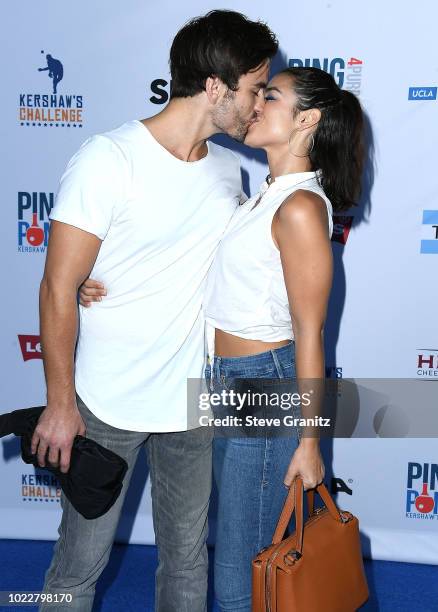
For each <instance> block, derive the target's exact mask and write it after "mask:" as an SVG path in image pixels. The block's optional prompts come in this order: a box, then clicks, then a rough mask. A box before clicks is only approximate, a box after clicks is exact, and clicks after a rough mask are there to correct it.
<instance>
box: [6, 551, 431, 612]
mask: <svg viewBox="0 0 438 612" xmlns="http://www.w3.org/2000/svg"><path fill="white" fill-rule="evenodd" d="M53 545H54V542H39V541H28V540H0V591H9V590H10V591H40V590H41V587H42V584H43V577H44V572H45V570H46V568H47V566H48V565H49V563H50V559H51V555H52V549H53ZM212 553H213V551H210V554H211V557H210V559H212ZM156 563H157V553H156V548H155V547H154V546H136V545H132V544H131V545H129V546H123V545H118V544H117V545H115V546H114V549H113V552H112V554H111V558H110V562H109V564H108V566H107V568H106V569H105V572H104V573H103V575H102V577H101V579H100V580H99V583H98V588H97V594H96V602H95V606H94V610H95V611H101V612H120V611H121V610H123V611H124V612H127V611H129V610H135V611H137V610H138V611H140V610H141V611H145V612H147V611H152V610H153V591H154V570H155V567H156ZM210 566H211V564H210ZM365 569H366V573H367V578H368V584H369V587H370V592H371V596H370V599H369V601H368V603H367V604H366V605H365V606H363V607H362V608H361V610H360V612H374V611H380V612H387V611H389V610H391V611H397V612H417V611H418V612H437V611H438V567H437V566H435V565H421V564H413V563H396V562H389V561H373V562H371V561H366V562H365ZM210 573H211V572H210ZM11 609H13V608H11V607H2V606H0V610H5V611H7V610H11ZM26 609H27V610H35V609H36V608H35V607H33V606H26ZM208 609H209V612H217V608H216V607H215V605H214V602H213V594H212V589H211V576H210V593H209V608H208ZM304 612H305V611H304Z"/></svg>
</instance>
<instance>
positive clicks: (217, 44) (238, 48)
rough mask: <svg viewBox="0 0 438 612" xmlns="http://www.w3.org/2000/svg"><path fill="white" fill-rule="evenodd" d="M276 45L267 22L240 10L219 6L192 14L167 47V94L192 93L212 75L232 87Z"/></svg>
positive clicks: (183, 96)
mask: <svg viewBox="0 0 438 612" xmlns="http://www.w3.org/2000/svg"><path fill="white" fill-rule="evenodd" d="M277 49H278V41H277V38H276V36H275V34H274V33H273V32H272V31H271V30H270V29H269V28H268V26H267V25H266V24H264V23H262V22H260V21H250V20H249V19H248V18H247V17H245V15H242V14H241V13H236V12H235V11H222V10H221V11H211V12H210V13H207V15H203V16H202V17H195V18H194V19H191V20H190V21H189V22H188V23H186V25H185V26H184V27H183V28H182V29H181V30H180V31H179V32H178V34H177V35H176V36H175V38H174V40H173V43H172V47H171V49H170V73H171V75H172V91H171V94H170V97H171V98H185V97H189V96H195V95H196V94H198V93H200V92H202V91H204V90H205V81H206V80H207V78H208V77H211V76H213V75H214V76H217V77H219V78H220V79H221V81H223V83H225V85H227V86H228V87H229V89H231V90H233V91H236V90H237V87H238V82H239V78H240V77H241V76H242V75H243V74H247V73H248V72H251V71H253V70H255V69H256V68H258V67H259V66H260V65H261V64H263V63H264V62H265V61H266V60H268V59H271V58H272V57H273V56H274V55H275V54H276V52H277Z"/></svg>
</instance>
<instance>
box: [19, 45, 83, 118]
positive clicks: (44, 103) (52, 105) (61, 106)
mask: <svg viewBox="0 0 438 612" xmlns="http://www.w3.org/2000/svg"><path fill="white" fill-rule="evenodd" d="M41 53H42V54H44V51H41ZM45 63H46V66H41V65H40V67H39V68H38V69H37V70H38V72H42V73H47V76H48V77H49V79H51V81H52V85H51V90H52V93H50V94H48V93H20V95H19V108H18V117H19V121H20V125H22V126H33V127H79V128H81V127H82V125H83V119H82V111H83V96H82V95H78V94H58V85H59V83H60V82H61V81H62V79H63V78H64V66H63V64H62V62H61V60H59V59H57V58H55V57H53V56H52V55H51V54H50V53H47V54H45Z"/></svg>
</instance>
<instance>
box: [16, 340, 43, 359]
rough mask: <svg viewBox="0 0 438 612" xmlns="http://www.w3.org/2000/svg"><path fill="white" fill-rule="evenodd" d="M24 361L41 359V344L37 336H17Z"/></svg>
mask: <svg viewBox="0 0 438 612" xmlns="http://www.w3.org/2000/svg"><path fill="white" fill-rule="evenodd" d="M18 341H19V343H20V347H21V352H22V354H23V359H24V361H29V359H42V358H43V354H42V351H41V342H40V337H39V336H20V335H19V336H18Z"/></svg>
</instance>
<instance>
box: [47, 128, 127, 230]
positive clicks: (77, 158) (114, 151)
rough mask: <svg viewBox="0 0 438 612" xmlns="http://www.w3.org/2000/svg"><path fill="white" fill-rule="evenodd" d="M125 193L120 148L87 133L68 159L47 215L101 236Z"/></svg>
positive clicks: (124, 165)
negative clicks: (77, 148)
mask: <svg viewBox="0 0 438 612" xmlns="http://www.w3.org/2000/svg"><path fill="white" fill-rule="evenodd" d="M125 194H126V160H125V158H124V156H123V154H122V152H121V150H120V149H119V148H118V146H117V145H116V144H114V143H113V142H112V141H111V139H109V138H107V137H105V136H101V135H96V136H91V137H90V138H88V140H86V141H85V142H84V143H83V144H82V145H81V147H80V148H79V150H78V151H77V152H76V153H75V154H74V155H73V157H72V158H71V159H70V161H69V162H68V165H67V168H66V170H65V172H64V174H63V175H62V177H61V181H60V185H59V189H58V194H57V197H56V202H55V205H54V207H53V209H52V211H51V213H50V219H51V220H55V221H62V222H63V223H68V224H69V225H73V226H74V227H77V228H79V229H82V230H85V231H86V232H90V233H91V234H95V235H96V236H97V237H98V238H100V239H101V240H103V239H104V238H105V236H106V235H107V233H108V230H109V228H110V225H111V220H112V218H113V215H114V213H115V209H116V207H118V206H120V204H122V203H123V201H124V199H125V198H126V195H125Z"/></svg>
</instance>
